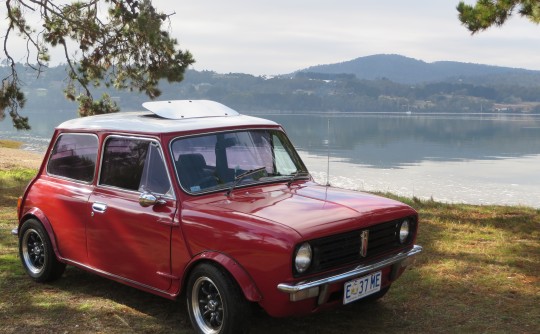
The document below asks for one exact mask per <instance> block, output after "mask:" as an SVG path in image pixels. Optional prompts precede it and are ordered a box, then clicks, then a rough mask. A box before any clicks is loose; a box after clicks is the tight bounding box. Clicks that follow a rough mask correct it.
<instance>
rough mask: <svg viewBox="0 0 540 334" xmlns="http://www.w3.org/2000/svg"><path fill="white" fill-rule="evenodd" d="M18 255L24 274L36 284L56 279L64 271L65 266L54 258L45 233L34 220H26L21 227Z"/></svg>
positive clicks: (39, 223) (50, 244)
mask: <svg viewBox="0 0 540 334" xmlns="http://www.w3.org/2000/svg"><path fill="white" fill-rule="evenodd" d="M19 255H20V257H21V261H22V264H23V266H24V269H25V270H26V273H27V274H28V275H29V276H30V277H31V278H32V279H33V280H34V281H36V282H40V283H42V282H50V281H53V280H55V279H58V278H60V276H62V274H63V273H64V270H65V269H66V264H65V263H61V262H60V261H58V259H57V258H56V255H55V254H54V250H53V248H52V243H51V239H50V238H49V235H48V234H47V231H45V228H44V227H43V225H42V224H41V222H39V221H38V220H36V219H28V220H27V221H25V222H24V223H23V224H22V226H21V229H20V231H19Z"/></svg>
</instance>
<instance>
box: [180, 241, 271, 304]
mask: <svg viewBox="0 0 540 334" xmlns="http://www.w3.org/2000/svg"><path fill="white" fill-rule="evenodd" d="M202 261H210V262H215V263H218V264H219V265H220V266H222V267H223V268H224V269H225V270H227V271H228V272H229V274H231V276H232V277H233V278H234V280H235V281H236V282H237V283H238V285H239V286H240V289H242V292H243V293H244V296H245V297H246V299H247V300H249V301H252V302H258V301H260V300H261V299H262V295H261V292H260V291H259V289H258V288H257V286H256V285H255V282H254V281H253V279H252V278H251V276H250V275H249V274H248V273H247V272H246V271H245V270H244V268H242V266H241V265H240V264H239V263H238V262H236V261H235V260H233V259H232V258H230V257H229V256H227V255H225V254H223V253H219V252H212V251H209V252H203V253H200V254H197V255H196V256H195V257H193V258H192V259H191V261H190V262H189V264H188V266H187V268H186V272H191V270H192V269H193V268H194V267H195V266H196V265H197V264H198V263H201V262H202ZM188 277H189V275H185V276H184V282H183V283H184V284H185V283H186V281H187V279H188ZM184 284H182V285H183V286H184Z"/></svg>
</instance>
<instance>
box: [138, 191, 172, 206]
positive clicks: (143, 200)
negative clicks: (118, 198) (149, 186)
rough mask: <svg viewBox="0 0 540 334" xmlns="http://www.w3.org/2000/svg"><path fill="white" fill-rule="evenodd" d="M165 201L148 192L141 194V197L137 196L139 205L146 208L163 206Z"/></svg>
mask: <svg viewBox="0 0 540 334" xmlns="http://www.w3.org/2000/svg"><path fill="white" fill-rule="evenodd" d="M165 203H166V202H165V200H164V199H162V198H161V197H156V196H155V195H154V194H152V193H149V192H143V193H142V194H141V196H139V204H140V205H141V206H142V207H145V208H146V207H148V206H152V205H156V204H165Z"/></svg>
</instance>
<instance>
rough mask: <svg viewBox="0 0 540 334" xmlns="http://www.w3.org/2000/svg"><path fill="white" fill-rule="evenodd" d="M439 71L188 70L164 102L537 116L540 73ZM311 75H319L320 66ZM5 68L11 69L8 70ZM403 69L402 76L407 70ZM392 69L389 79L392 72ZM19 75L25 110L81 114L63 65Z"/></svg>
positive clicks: (125, 98) (133, 97)
mask: <svg viewBox="0 0 540 334" xmlns="http://www.w3.org/2000/svg"><path fill="white" fill-rule="evenodd" d="M396 57H398V58H396ZM365 58H368V57H365ZM384 59H390V60H396V59H397V60H399V61H400V62H403V66H404V67H405V68H406V69H407V71H413V72H414V71H415V70H416V71H418V73H419V74H418V76H420V73H421V72H422V71H424V70H423V69H422V68H423V66H425V65H426V63H423V62H421V61H417V60H413V62H411V61H410V60H409V59H410V58H405V57H402V56H391V57H390V58H387V57H376V58H371V60H370V61H374V60H377V61H378V62H380V61H383V60H384ZM391 64H395V63H392V62H389V63H387V66H388V67H391ZM411 64H412V65H411ZM414 64H416V65H414ZM428 65H433V64H428ZM380 66H384V65H380ZM392 66H394V65H392ZM437 66H438V68H444V69H445V71H449V72H451V73H454V74H456V75H455V76H453V77H448V78H446V79H445V80H440V81H429V80H425V81H422V82H416V83H403V82H400V80H399V78H397V77H392V76H390V75H389V76H385V75H384V73H383V72H381V73H380V75H379V76H375V74H373V78H372V79H363V78H359V77H358V74H355V73H352V72H349V73H345V72H343V73H322V72H308V71H299V72H296V73H294V74H290V75H281V76H274V77H266V76H254V75H250V74H242V73H229V74H220V73H216V72H213V71H195V70H188V71H187V72H186V75H185V80H184V81H183V82H181V83H177V84H167V83H165V82H164V83H162V85H161V89H162V92H163V94H162V95H161V96H160V97H159V99H211V100H216V101H219V102H222V103H224V104H227V105H229V106H231V107H233V108H235V109H238V110H240V111H248V112H249V111H290V112H295V111H296V112H313V111H314V112H319V111H321V112H324V111H340V112H357V111H358V112H456V113H472V112H497V111H510V112H531V111H536V112H539V111H540V75H539V73H540V72H537V71H527V70H521V69H509V68H502V67H495V68H493V67H491V66H486V65H474V66H473V64H461V65H460V63H452V62H438V63H437ZM460 66H461V67H460ZM337 68H338V69H339V68H340V67H339V66H338V67H337ZM459 68H462V69H465V70H460V69H459ZM312 69H313V70H315V69H318V70H321V71H322V68H320V67H314V68H312ZM343 69H344V70H346V69H345V68H343ZM398 69H399V68H396V71H397V70H398ZM0 70H1V71H2V72H5V71H6V69H5V68H4V69H0ZM399 70H400V71H402V72H403V71H404V70H405V69H403V68H401V69H399ZM388 71H390V70H388ZM388 71H387V72H386V74H390V72H388ZM463 71H465V72H467V71H468V72H467V73H469V75H458V74H459V73H462V72H463ZM435 72H437V71H435ZM442 72H444V71H443V70H440V71H439V73H442ZM20 73H21V75H20V76H21V78H22V79H23V81H24V83H25V86H24V88H25V91H26V93H27V97H28V101H27V104H26V108H29V109H43V108H46V109H62V110H66V109H73V110H75V109H76V105H75V103H71V102H68V101H66V100H65V99H64V97H63V87H64V84H65V82H64V80H65V76H66V72H65V68H64V67H63V66H57V67H52V68H49V69H47V71H46V72H44V73H42V74H41V75H40V76H39V78H36V75H35V73H34V72H32V71H26V72H25V69H24V68H22V67H21V68H20ZM392 78H393V79H392ZM103 92H107V93H108V94H110V95H111V96H112V97H113V98H114V99H115V100H116V101H118V102H119V104H120V106H121V107H122V109H124V110H134V109H141V103H142V102H145V101H146V100H147V98H146V96H144V95H142V94H139V93H137V92H118V91H114V90H105V89H103V90H102V91H98V92H96V96H99V95H101V93H103Z"/></svg>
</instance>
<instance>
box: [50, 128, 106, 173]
mask: <svg viewBox="0 0 540 334" xmlns="http://www.w3.org/2000/svg"><path fill="white" fill-rule="evenodd" d="M97 152H98V139H97V137H96V136H95V135H92V134H75V133H66V134H62V135H60V136H59V137H58V139H57V140H56V143H55V144H54V147H53V149H52V151H51V155H50V157H49V162H48V163H47V172H48V173H49V174H50V175H55V176H60V177H65V178H68V179H72V180H77V181H83V182H92V180H93V179H94V172H95V169H96V157H97Z"/></svg>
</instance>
